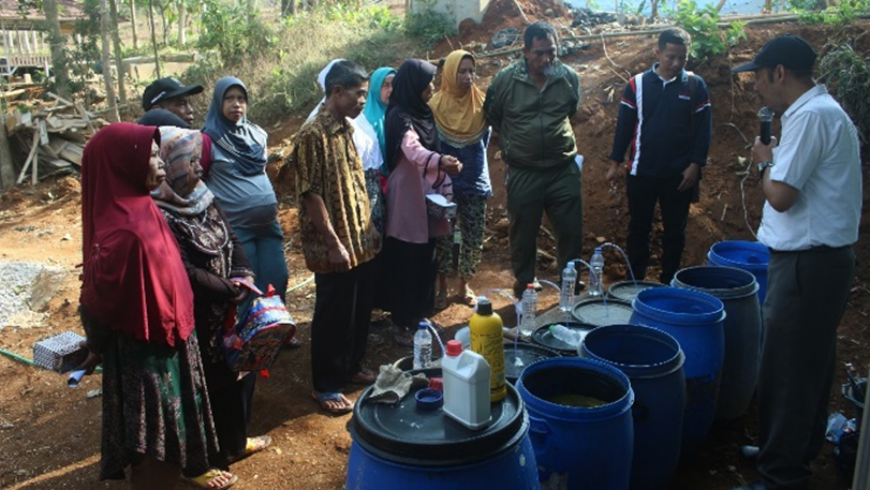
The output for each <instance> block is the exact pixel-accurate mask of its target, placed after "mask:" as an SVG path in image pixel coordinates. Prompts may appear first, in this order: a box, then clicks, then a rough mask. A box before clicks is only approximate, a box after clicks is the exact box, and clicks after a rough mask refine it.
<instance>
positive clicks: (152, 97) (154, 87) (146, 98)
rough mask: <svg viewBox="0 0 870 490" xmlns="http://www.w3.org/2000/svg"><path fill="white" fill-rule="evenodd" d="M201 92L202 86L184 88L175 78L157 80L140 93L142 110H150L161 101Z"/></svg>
mask: <svg viewBox="0 0 870 490" xmlns="http://www.w3.org/2000/svg"><path fill="white" fill-rule="evenodd" d="M202 91H203V88H202V85H193V86H190V87H187V86H185V85H184V84H182V83H181V81H179V80H178V79H177V78H174V77H166V78H158V79H157V80H154V81H153V82H151V85H148V86H147V87H145V91H144V92H142V108H143V109H145V110H146V111H148V110H151V107H153V106H154V104H156V103H158V102H160V101H161V100H166V99H172V98H174V97H181V96H182V95H195V94H198V93H201V92H202Z"/></svg>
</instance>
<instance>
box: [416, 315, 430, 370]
mask: <svg viewBox="0 0 870 490" xmlns="http://www.w3.org/2000/svg"><path fill="white" fill-rule="evenodd" d="M431 365H432V334H431V333H429V324H428V323H427V322H420V325H419V327H418V328H417V333H415V334H414V369H426V368H428V367H429V366H431Z"/></svg>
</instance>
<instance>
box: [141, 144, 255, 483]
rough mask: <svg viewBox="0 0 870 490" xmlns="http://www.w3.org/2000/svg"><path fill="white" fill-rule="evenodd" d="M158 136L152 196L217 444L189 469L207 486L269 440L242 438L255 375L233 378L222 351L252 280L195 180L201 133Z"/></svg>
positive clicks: (213, 204)
mask: <svg viewBox="0 0 870 490" xmlns="http://www.w3.org/2000/svg"><path fill="white" fill-rule="evenodd" d="M160 138H161V143H160V157H161V158H162V159H163V161H164V162H165V163H166V182H164V183H163V185H161V186H160V187H159V188H158V189H157V190H156V191H155V192H153V193H152V195H151V196H152V197H153V198H154V201H155V203H156V204H157V207H159V208H160V210H161V211H162V212H163V216H164V217H165V218H166V222H167V223H168V224H169V228H170V229H171V230H172V232H173V234H174V235H175V238H176V240H177V241H178V244H179V247H180V249H181V262H182V263H183V264H184V267H185V269H186V270H187V275H188V277H189V278H190V284H191V287H192V288H193V299H194V301H193V305H194V308H193V313H194V318H195V320H196V332H197V336H198V338H199V340H200V349H201V354H202V362H203V366H204V368H205V377H206V386H207V388H208V394H209V399H211V400H212V402H213V404H212V416H213V417H214V424H215V430H216V431H217V435H218V441H219V442H220V452H219V453H217V454H214V455H210V458H209V461H210V463H211V466H212V469H211V470H209V471H207V472H205V473H202V474H198V473H197V474H189V475H187V476H188V479H189V480H192V481H193V482H195V483H196V484H198V485H200V486H203V485H206V486H207V485H208V482H209V481H210V480H215V479H218V480H219V478H216V477H218V476H219V475H220V473H221V470H223V471H226V470H228V469H229V464H230V463H231V462H233V461H236V460H238V459H241V458H243V457H245V456H249V455H250V454H253V453H255V452H257V451H260V450H262V449H264V448H265V447H266V446H268V445H269V443H270V442H271V439H270V438H269V436H260V437H255V438H248V437H247V425H248V424H247V421H248V420H250V407H251V405H252V398H253V392H254V386H253V381H252V380H253V379H255V378H254V376H253V375H247V376H244V377H243V378H242V379H239V378H238V373H236V372H234V371H232V370H231V369H230V368H229V367H228V365H227V362H226V359H224V356H223V353H222V351H221V349H220V342H221V339H222V338H223V335H222V331H223V326H224V324H225V322H226V320H227V316H228V315H229V314H230V307H231V305H232V304H240V303H242V302H243V301H245V299H246V296H247V294H246V293H247V291H248V290H247V289H246V288H245V287H244V286H241V285H240V284H241V282H243V281H250V282H251V283H253V281H254V278H253V272H252V271H251V267H250V264H249V262H248V259H247V256H246V255H245V251H244V248H243V247H242V245H241V243H240V242H239V240H238V238H236V235H235V233H233V230H232V228H231V227H230V225H229V223H228V222H227V220H226V217H225V216H224V214H223V212H222V211H221V209H220V207H219V206H218V204H217V202H215V200H214V196H213V195H212V193H211V191H210V190H209V189H208V187H206V185H205V184H204V183H203V182H202V180H200V177H201V175H202V168H201V167H200V165H199V159H200V156H201V153H202V135H201V133H200V132H199V131H190V130H185V129H181V128H175V127H161V128H160ZM231 476H232V475H231ZM232 480H233V481H234V480H235V476H232ZM209 488H215V487H209ZM218 488H219V487H218Z"/></svg>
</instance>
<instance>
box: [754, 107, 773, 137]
mask: <svg viewBox="0 0 870 490" xmlns="http://www.w3.org/2000/svg"><path fill="white" fill-rule="evenodd" d="M758 119H759V120H761V142H762V143H764V144H765V145H769V144H770V123H771V122H772V121H773V111H772V110H771V109H770V108H769V107H762V108H761V109H759V110H758Z"/></svg>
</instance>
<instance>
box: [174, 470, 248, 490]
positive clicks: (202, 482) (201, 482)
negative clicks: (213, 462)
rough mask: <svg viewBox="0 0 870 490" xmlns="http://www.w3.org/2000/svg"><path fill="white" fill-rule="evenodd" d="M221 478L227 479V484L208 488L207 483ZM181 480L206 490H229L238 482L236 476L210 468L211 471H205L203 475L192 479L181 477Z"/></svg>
mask: <svg viewBox="0 0 870 490" xmlns="http://www.w3.org/2000/svg"><path fill="white" fill-rule="evenodd" d="M221 477H224V478H226V477H229V480H228V481H227V483H224V484H223V485H221V486H217V487H212V486H209V483H211V482H212V481H213V480H215V479H217V478H221ZM182 479H183V480H184V481H185V482H187V483H188V484H190V485H193V486H195V487H198V488H207V489H210V490H224V489H225V488H230V487H231V486H233V485H234V484H235V483H236V482H237V481H239V477H238V476H236V475H234V474H232V473H230V472H228V471H221V470H219V469H217V468H212V469H210V470H208V471H206V472H205V473H203V474H201V475H199V476H195V477H192V478H189V477H186V476H184V477H182Z"/></svg>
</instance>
